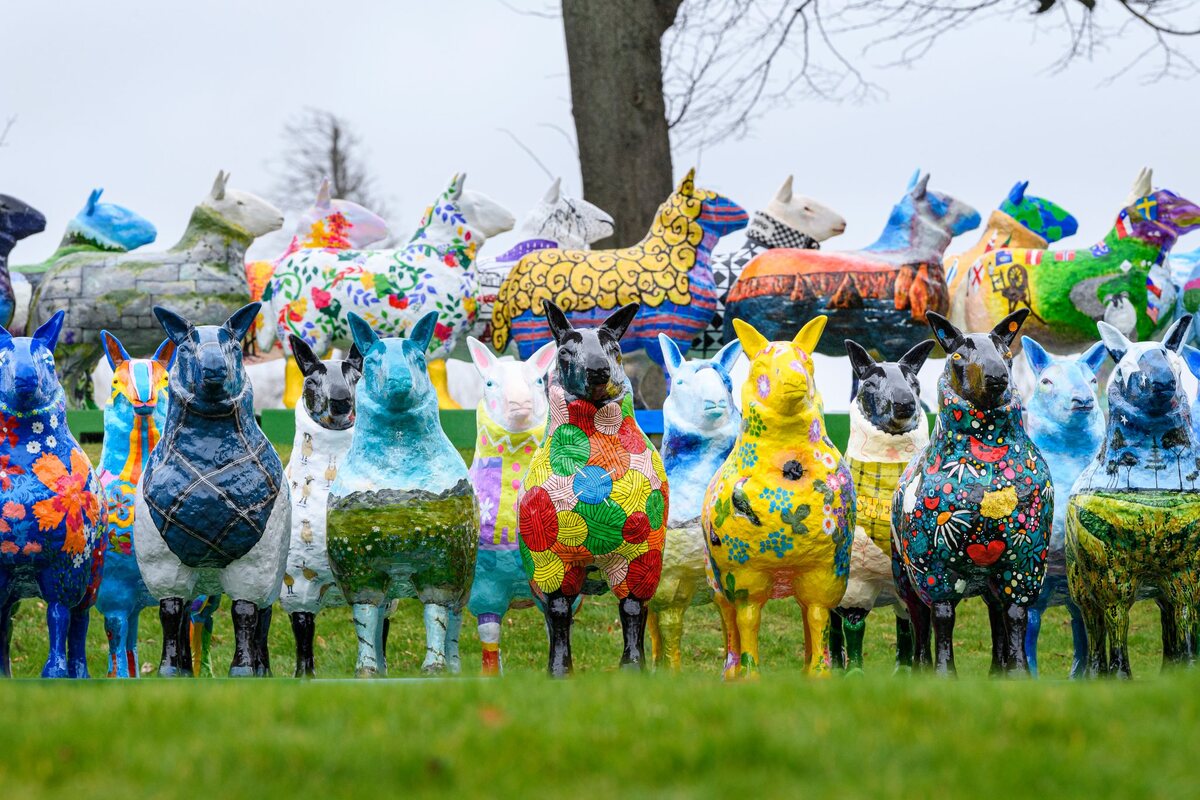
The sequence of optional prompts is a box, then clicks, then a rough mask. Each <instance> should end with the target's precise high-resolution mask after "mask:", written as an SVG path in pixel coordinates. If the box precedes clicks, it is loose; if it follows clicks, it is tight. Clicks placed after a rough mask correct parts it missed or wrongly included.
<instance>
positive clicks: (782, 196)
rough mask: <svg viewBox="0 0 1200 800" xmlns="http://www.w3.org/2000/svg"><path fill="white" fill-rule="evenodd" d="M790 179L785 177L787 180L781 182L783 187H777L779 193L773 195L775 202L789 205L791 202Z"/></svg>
mask: <svg viewBox="0 0 1200 800" xmlns="http://www.w3.org/2000/svg"><path fill="white" fill-rule="evenodd" d="M792 177H793V176H791V175H788V176H787V180H785V181H784V182H783V186H780V187H779V191H778V192H776V193H775V202H777V203H790V202H792Z"/></svg>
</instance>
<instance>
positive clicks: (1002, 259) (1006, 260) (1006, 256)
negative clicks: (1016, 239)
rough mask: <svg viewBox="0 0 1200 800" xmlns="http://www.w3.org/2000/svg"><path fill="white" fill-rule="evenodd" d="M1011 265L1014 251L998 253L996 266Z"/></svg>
mask: <svg viewBox="0 0 1200 800" xmlns="http://www.w3.org/2000/svg"><path fill="white" fill-rule="evenodd" d="M1011 263H1012V251H1011V250H1001V251H999V252H998V253H996V265H997V266H999V265H1001V264H1011Z"/></svg>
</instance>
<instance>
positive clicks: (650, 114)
mask: <svg viewBox="0 0 1200 800" xmlns="http://www.w3.org/2000/svg"><path fill="white" fill-rule="evenodd" d="M681 2H682V0H562V12H563V14H562V16H563V29H564V31H565V33H566V40H567V63H568V65H569V66H570V70H571V106H572V108H571V112H572V114H573V115H574V117H575V136H576V139H577V140H578V142H579V163H580V167H581V169H582V172H583V192H584V196H585V197H586V198H587V199H588V200H589V201H590V202H592V203H595V204H596V205H598V206H600V207H601V208H603V209H604V210H605V211H607V212H608V213H609V214H611V215H612V217H613V220H614V223H615V225H614V229H613V235H612V237H611V238H609V239H607V240H604V241H602V242H600V243H598V244H599V246H601V247H613V246H625V245H629V244H633V243H634V242H637V241H638V240H640V239H641V238H642V236H644V235H645V233H646V230H647V229H648V228H649V227H650V221H651V220H652V219H653V218H654V212H655V210H656V209H657V208H658V205H659V204H660V203H661V202H662V201H663V200H665V199H666V197H667V195H668V194H670V193H671V189H672V188H673V186H672V172H671V140H670V136H669V134H668V130H667V116H666V106H665V103H664V101H663V79H662V36H663V33H665V32H666V30H667V29H668V28H669V27H671V25H672V24H673V23H674V21H675V12H676V11H678V10H679V5H680V3H681Z"/></svg>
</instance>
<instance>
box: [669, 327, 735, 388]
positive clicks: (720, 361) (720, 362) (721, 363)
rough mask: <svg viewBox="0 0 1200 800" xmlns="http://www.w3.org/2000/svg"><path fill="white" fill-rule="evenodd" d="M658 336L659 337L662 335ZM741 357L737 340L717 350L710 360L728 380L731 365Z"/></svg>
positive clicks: (731, 373) (731, 368) (731, 370)
mask: <svg viewBox="0 0 1200 800" xmlns="http://www.w3.org/2000/svg"><path fill="white" fill-rule="evenodd" d="M659 335H660V336H661V335H662V334H659ZM741 355H742V343H741V342H740V341H738V340H737V339H734V340H733V341H732V342H729V343H728V344H727V345H725V346H724V347H722V348H721V349H720V350H718V351H717V354H716V355H715V356H713V358H712V360H713V364H715V365H716V366H717V369H718V370H720V371H721V372H723V373H725V377H726V378H728V377H730V376H732V375H733V365H734V364H736V363H737V360H738V359H739V358H741Z"/></svg>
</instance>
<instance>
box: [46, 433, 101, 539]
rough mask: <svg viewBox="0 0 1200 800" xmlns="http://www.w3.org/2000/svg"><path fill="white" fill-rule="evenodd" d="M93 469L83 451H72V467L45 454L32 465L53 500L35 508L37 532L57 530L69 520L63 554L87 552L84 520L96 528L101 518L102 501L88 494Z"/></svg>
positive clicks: (50, 499) (49, 499) (51, 455)
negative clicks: (89, 476) (89, 475)
mask: <svg viewBox="0 0 1200 800" xmlns="http://www.w3.org/2000/svg"><path fill="white" fill-rule="evenodd" d="M90 470H91V467H90V465H89V464H88V460H87V456H85V455H84V454H83V452H82V451H80V450H73V451H72V452H71V468H70V470H69V471H68V469H67V466H66V464H64V463H63V461H62V459H61V458H59V457H58V456H56V455H53V454H50V453H45V454H43V455H42V457H41V458H39V459H38V460H37V461H35V462H34V464H33V474H34V475H36V476H37V478H38V480H40V481H41V482H42V484H43V485H45V486H46V488H48V489H50V490H51V491H53V492H54V497H50V498H47V499H45V500H39V501H38V502H37V503H34V505H33V514H34V516H35V517H37V521H38V529H39V530H43V531H48V530H53V529H54V528H57V527H58V526H59V525H60V524H62V523H63V521H64V520H65V521H66V527H67V538H66V541H65V542H64V543H63V552H65V553H69V554H71V555H81V554H82V553H83V552H84V551H86V550H87V535H86V533H85V532H84V519H85V517H86V519H87V521H88V522H90V523H91V524H92V525H95V524H96V523H97V522H98V521H99V519H100V500H99V498H97V497H96V495H95V494H94V493H93V492H90V491H88V473H89V472H90Z"/></svg>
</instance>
